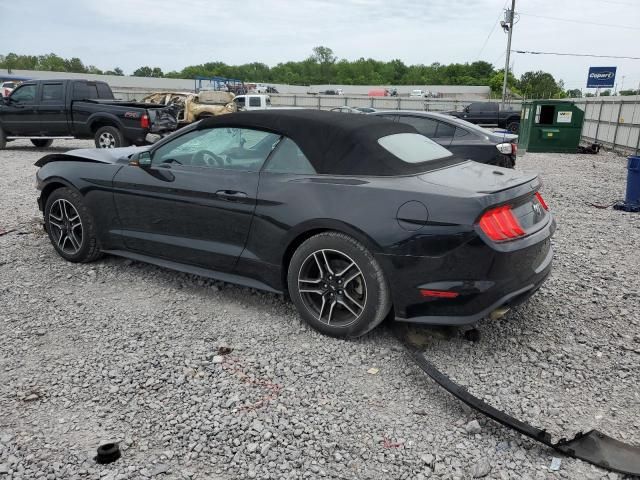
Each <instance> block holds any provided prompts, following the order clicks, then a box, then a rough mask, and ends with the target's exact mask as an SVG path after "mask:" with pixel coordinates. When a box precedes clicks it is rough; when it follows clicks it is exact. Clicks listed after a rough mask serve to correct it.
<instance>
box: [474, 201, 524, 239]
mask: <svg viewBox="0 0 640 480" xmlns="http://www.w3.org/2000/svg"><path fill="white" fill-rule="evenodd" d="M480 228H481V229H482V231H483V232H484V233H486V234H487V236H488V237H489V238H490V239H491V240H494V241H496V242H503V241H505V240H513V239H516V238H519V237H522V236H524V234H525V232H524V230H523V229H522V226H521V225H520V222H519V221H518V219H517V218H516V217H515V216H514V215H513V212H512V211H511V207H510V206H509V205H503V206H502V207H496V208H492V209H491V210H487V211H486V212H485V213H484V214H483V215H482V217H481V218H480Z"/></svg>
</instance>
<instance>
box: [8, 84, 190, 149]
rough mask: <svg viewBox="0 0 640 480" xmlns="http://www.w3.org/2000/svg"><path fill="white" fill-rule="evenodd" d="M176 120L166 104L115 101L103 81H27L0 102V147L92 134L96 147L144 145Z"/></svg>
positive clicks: (174, 125)
mask: <svg viewBox="0 0 640 480" xmlns="http://www.w3.org/2000/svg"><path fill="white" fill-rule="evenodd" d="M177 125H178V124H177V121H176V118H175V116H174V115H173V113H172V112H171V110H170V109H169V108H168V107H165V106H164V105H157V104H146V103H136V102H123V101H118V100H114V98H113V92H112V91H111V88H110V87H109V85H107V84H106V83H105V82H93V81H88V80H35V81H27V82H24V83H23V84H21V85H20V86H19V87H17V88H16V89H15V90H14V91H13V92H12V93H11V95H10V96H9V97H6V98H4V99H2V101H0V150H1V149H3V148H4V147H5V145H6V142H8V141H11V140H16V139H19V138H26V139H30V140H31V143H33V144H34V145H35V146H36V147H48V146H50V145H51V143H52V142H53V140H55V139H69V138H85V139H89V138H93V139H94V140H95V143H96V147H98V148H116V147H124V146H128V145H132V144H133V145H144V144H146V143H152V142H153V141H155V140H158V139H159V137H161V136H163V135H165V134H168V133H170V132H172V131H173V130H175V129H176V128H177Z"/></svg>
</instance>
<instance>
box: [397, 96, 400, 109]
mask: <svg viewBox="0 0 640 480" xmlns="http://www.w3.org/2000/svg"><path fill="white" fill-rule="evenodd" d="M397 110H400V95H398V108H397Z"/></svg>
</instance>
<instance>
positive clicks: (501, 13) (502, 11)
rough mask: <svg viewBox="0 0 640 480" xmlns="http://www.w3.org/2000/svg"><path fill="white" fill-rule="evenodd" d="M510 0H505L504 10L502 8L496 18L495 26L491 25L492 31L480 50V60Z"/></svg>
mask: <svg viewBox="0 0 640 480" xmlns="http://www.w3.org/2000/svg"><path fill="white" fill-rule="evenodd" d="M508 1H509V0H505V2H504V5H503V6H502V10H500V13H499V14H498V18H496V21H495V23H494V24H493V27H491V31H490V32H489V35H487V38H485V40H484V43H483V44H482V48H481V49H480V51H479V52H478V60H480V55H482V52H483V51H484V47H486V46H487V42H488V41H489V39H490V38H491V35H493V32H494V31H495V30H496V27H497V26H498V22H500V18H501V17H502V16H503V15H504V9H505V8H506V7H507V2H508Z"/></svg>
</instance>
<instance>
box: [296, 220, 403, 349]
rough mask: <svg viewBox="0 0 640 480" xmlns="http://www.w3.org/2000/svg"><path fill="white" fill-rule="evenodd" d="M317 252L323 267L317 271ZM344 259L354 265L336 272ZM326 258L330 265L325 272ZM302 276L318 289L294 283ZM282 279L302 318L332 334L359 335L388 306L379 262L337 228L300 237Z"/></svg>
mask: <svg viewBox="0 0 640 480" xmlns="http://www.w3.org/2000/svg"><path fill="white" fill-rule="evenodd" d="M319 252H320V253H319ZM323 252H326V253H325V255H326V257H325V258H323V259H322V260H321V262H323V264H324V265H325V267H322V270H321V264H320V263H317V262H318V260H317V258H320V257H315V256H314V254H315V255H322V253H323ZM350 262H353V265H354V266H352V267H351V268H350V269H349V270H345V271H344V272H342V274H343V275H342V276H340V275H339V274H340V273H341V270H343V269H345V268H346V266H347V265H348V264H350ZM327 263H328V264H329V266H330V268H329V269H328V270H329V271H328V272H325V271H323V270H326V264H327ZM308 269H311V270H308ZM331 274H333V275H331ZM309 275H311V276H309ZM354 275H355V277H354ZM307 276H309V278H311V277H313V279H312V282H316V283H315V284H316V285H317V288H318V289H319V290H322V293H320V292H319V291H318V292H313V293H310V292H309V291H308V290H307V289H305V288H300V284H301V283H302V285H308V284H311V282H310V281H308V280H307V281H304V280H306V278H305V279H303V282H299V280H300V279H302V277H307ZM316 276H317V277H318V280H316ZM350 277H354V278H350ZM322 278H323V279H324V280H320V279H322ZM318 282H319V283H318ZM343 282H344V283H343ZM287 284H288V287H289V295H290V297H291V300H292V301H293V303H294V305H295V306H296V308H297V310H298V312H299V314H300V316H301V317H302V319H303V320H304V321H305V322H307V323H308V324H309V325H310V326H311V327H313V328H314V329H315V330H317V331H319V332H321V333H324V334H325V335H329V336H332V337H342V338H355V337H359V336H362V335H364V334H365V333H367V332H369V331H370V330H372V329H373V328H375V327H376V326H377V325H378V324H379V323H380V322H382V320H384V318H385V317H386V316H387V314H388V313H389V310H390V309H391V296H390V293H389V287H388V285H387V281H386V279H385V277H384V273H383V272H382V268H381V267H380V264H379V263H378V262H377V261H376V259H375V258H374V257H373V255H372V254H371V253H370V252H369V250H367V249H366V248H365V247H364V246H363V245H362V244H361V243H360V242H358V241H357V240H355V239H354V238H352V237H350V236H348V235H345V234H343V233H339V232H325V233H320V234H318V235H315V236H313V237H311V238H309V239H307V240H306V241H304V242H303V243H302V244H301V245H300V246H299V247H298V249H297V250H296V251H295V252H294V254H293V256H292V258H291V262H290V263H289V270H288V274H287ZM341 285H342V286H341ZM311 287H313V285H311ZM301 290H303V291H302V292H301ZM304 290H307V291H306V292H305V291H304ZM354 300H355V301H354ZM345 304H346V305H345ZM327 305H329V306H327ZM331 305H333V307H331ZM325 307H326V309H325ZM359 307H360V308H359ZM329 308H331V310H330V311H329V310H328V309H329ZM334 312H335V313H334ZM334 315H335V316H334ZM325 316H326V318H325Z"/></svg>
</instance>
